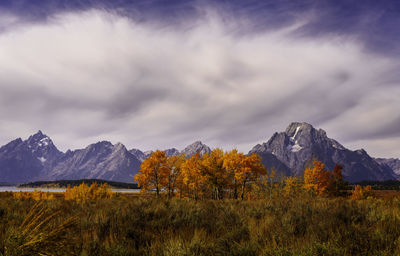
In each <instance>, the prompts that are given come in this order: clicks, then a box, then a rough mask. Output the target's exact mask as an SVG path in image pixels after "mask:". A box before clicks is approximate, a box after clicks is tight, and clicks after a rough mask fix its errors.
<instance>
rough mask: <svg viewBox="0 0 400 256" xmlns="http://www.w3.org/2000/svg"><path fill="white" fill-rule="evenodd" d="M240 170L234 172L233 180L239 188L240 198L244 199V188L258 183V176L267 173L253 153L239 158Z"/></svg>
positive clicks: (259, 159)
mask: <svg viewBox="0 0 400 256" xmlns="http://www.w3.org/2000/svg"><path fill="white" fill-rule="evenodd" d="M241 159H242V160H241V163H240V168H239V169H238V170H237V171H236V172H235V180H237V181H238V183H239V184H240V186H241V195H240V198H241V199H242V200H243V199H244V194H245V191H246V187H247V186H248V185H250V184H251V183H255V182H258V181H259V179H260V176H262V175H266V173H267V171H266V169H265V167H264V165H263V164H262V163H261V157H260V156H259V155H257V154H255V153H253V154H251V155H248V156H243V157H241Z"/></svg>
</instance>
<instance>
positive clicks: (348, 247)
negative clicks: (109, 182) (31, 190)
mask: <svg viewBox="0 0 400 256" xmlns="http://www.w3.org/2000/svg"><path fill="white" fill-rule="evenodd" d="M373 192H375V191H373ZM377 196H378V197H379V198H377V197H375V196H374V194H373V193H372V194H371V195H370V196H368V197H367V198H362V199H358V200H355V199H351V198H349V197H348V196H339V197H324V196H318V195H313V194H310V193H306V192H300V193H298V194H292V195H286V196H285V195H284V194H277V193H274V194H270V195H268V196H265V198H264V199H254V200H234V199H223V200H211V199H207V200H193V199H188V198H186V199H179V198H172V199H168V198H167V196H166V195H162V196H161V197H159V198H156V197H155V196H154V194H115V195H113V196H112V197H103V198H96V199H89V200H83V201H82V200H81V201H79V200H66V197H65V196H64V195H63V194H52V195H51V196H46V197H43V198H42V199H40V200H35V199H34V198H25V197H16V196H15V195H13V194H12V193H7V192H3V193H1V194H0V255H7V256H10V255H177V256H179V255H266V256H267V255H282V256H283V255H285V256H286V255H400V199H399V195H398V193H397V192H394V191H392V192H390V193H384V192H382V191H380V192H379V193H377Z"/></svg>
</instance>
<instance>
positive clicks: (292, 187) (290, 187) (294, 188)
mask: <svg viewBox="0 0 400 256" xmlns="http://www.w3.org/2000/svg"><path fill="white" fill-rule="evenodd" d="M284 184H285V185H284V187H283V194H284V195H285V196H293V195H296V194H297V193H299V192H300V190H301V184H300V182H299V178H298V177H292V176H290V177H286V178H285V179H284Z"/></svg>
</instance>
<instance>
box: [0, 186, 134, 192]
mask: <svg viewBox="0 0 400 256" xmlns="http://www.w3.org/2000/svg"><path fill="white" fill-rule="evenodd" d="M35 190H38V191H43V192H65V190H66V189H65V188H19V187H1V186H0V192H5V191H9V192H20V191H21V192H33V191H35ZM112 191H113V192H117V193H139V192H140V189H124V188H118V189H112Z"/></svg>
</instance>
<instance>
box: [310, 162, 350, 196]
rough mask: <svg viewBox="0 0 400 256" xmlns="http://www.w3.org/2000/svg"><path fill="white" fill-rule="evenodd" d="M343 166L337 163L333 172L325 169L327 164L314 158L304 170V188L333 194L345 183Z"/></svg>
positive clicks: (323, 193)
mask: <svg viewBox="0 0 400 256" xmlns="http://www.w3.org/2000/svg"><path fill="white" fill-rule="evenodd" d="M342 169H343V168H342V167H341V166H340V165H336V167H335V169H334V171H333V172H331V171H329V170H325V164H324V163H322V162H320V161H318V160H316V159H314V160H313V161H312V164H311V165H310V166H308V167H307V168H306V169H305V170H304V188H305V189H307V190H309V191H313V192H315V193H316V194H318V195H332V194H336V193H338V191H339V188H340V185H341V184H343V177H342Z"/></svg>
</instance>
